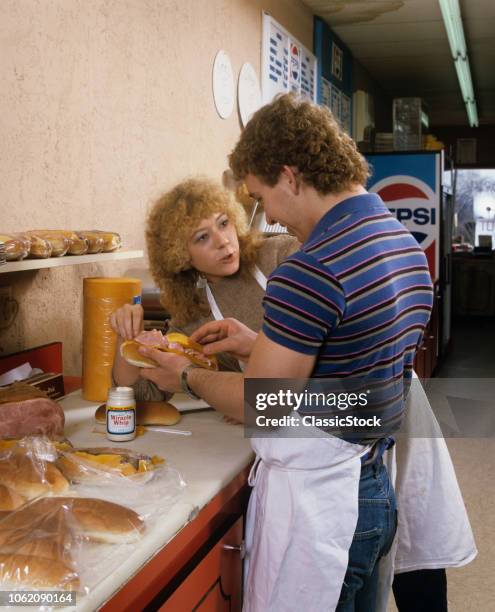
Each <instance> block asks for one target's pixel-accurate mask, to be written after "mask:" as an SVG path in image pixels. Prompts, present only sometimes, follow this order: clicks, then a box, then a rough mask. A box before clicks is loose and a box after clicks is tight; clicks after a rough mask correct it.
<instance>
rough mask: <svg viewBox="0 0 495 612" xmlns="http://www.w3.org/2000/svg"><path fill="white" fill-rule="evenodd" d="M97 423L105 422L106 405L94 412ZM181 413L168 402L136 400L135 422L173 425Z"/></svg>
mask: <svg viewBox="0 0 495 612" xmlns="http://www.w3.org/2000/svg"><path fill="white" fill-rule="evenodd" d="M95 419H96V421H97V422H98V423H105V422H106V405H105V404H103V406H99V407H98V409H97V410H96V412H95ZM180 419H181V414H180V412H179V411H178V410H177V408H176V407H175V406H173V405H172V404H169V403H168V402H140V401H138V402H136V423H137V424H138V425H175V424H177V423H178V422H179V421H180Z"/></svg>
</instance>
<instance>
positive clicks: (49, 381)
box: [20, 372, 65, 399]
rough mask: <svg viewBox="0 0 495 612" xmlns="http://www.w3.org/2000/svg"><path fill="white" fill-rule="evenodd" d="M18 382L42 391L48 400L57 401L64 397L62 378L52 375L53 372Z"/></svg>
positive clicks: (58, 375)
mask: <svg viewBox="0 0 495 612" xmlns="http://www.w3.org/2000/svg"><path fill="white" fill-rule="evenodd" d="M20 382H23V383H25V384H28V385H32V386H33V387H36V388H37V389H39V390H40V391H44V392H45V393H46V394H47V395H48V397H49V398H50V399H58V398H59V397H63V396H64V395H65V388H64V377H63V376H62V374H54V373H53V372H51V373H45V374H36V375H35V376H30V377H29V378H26V379H25V380H22V381H20Z"/></svg>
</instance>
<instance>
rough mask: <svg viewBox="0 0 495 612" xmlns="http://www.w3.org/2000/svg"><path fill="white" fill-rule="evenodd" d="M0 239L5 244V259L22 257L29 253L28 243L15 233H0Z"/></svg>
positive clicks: (13, 259) (12, 259)
mask: <svg viewBox="0 0 495 612" xmlns="http://www.w3.org/2000/svg"><path fill="white" fill-rule="evenodd" d="M0 241H1V242H3V243H4V245H5V250H4V253H5V258H6V259H7V261H16V260H19V259H24V258H25V257H27V256H28V254H29V249H30V246H31V245H30V243H28V242H27V241H26V240H25V239H23V238H22V237H21V236H16V235H15V234H0Z"/></svg>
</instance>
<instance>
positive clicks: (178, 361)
mask: <svg viewBox="0 0 495 612" xmlns="http://www.w3.org/2000/svg"><path fill="white" fill-rule="evenodd" d="M139 352H140V353H141V355H144V356H145V357H149V358H150V359H153V361H156V362H157V363H158V365H159V367H158V368H142V369H141V371H140V373H139V374H140V376H141V378H146V379H147V380H151V382H154V383H155V385H156V386H157V387H158V388H159V389H161V390H162V391H173V392H176V391H181V390H182V387H181V380H180V376H181V374H182V370H183V369H184V368H185V367H186V366H188V365H190V363H191V362H190V361H189V359H187V357H181V355H175V354H174V353H165V352H163V351H158V350H156V349H154V348H149V347H145V346H142V347H140V348H139Z"/></svg>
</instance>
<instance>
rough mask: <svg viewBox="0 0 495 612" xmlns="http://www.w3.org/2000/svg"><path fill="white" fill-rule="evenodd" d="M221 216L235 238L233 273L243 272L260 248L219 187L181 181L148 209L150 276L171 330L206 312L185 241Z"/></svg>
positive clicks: (240, 212) (237, 206) (202, 180)
mask: <svg viewBox="0 0 495 612" xmlns="http://www.w3.org/2000/svg"><path fill="white" fill-rule="evenodd" d="M218 212H221V213H225V214H226V215H227V217H228V218H229V220H230V221H231V223H233V224H234V226H235V229H236V231H237V236H238V239H239V252H240V266H239V272H237V274H244V273H246V272H249V270H250V268H251V267H252V266H253V265H254V263H255V261H256V255H257V251H258V248H259V245H260V238H259V236H258V234H256V233H252V232H251V231H250V230H249V226H248V222H247V217H246V213H245V211H244V209H243V207H242V206H241V204H239V203H238V202H236V201H235V200H234V199H233V197H232V196H231V194H230V193H229V192H227V191H226V190H225V189H223V188H222V187H221V186H220V184H218V183H216V182H215V181H212V180H210V179H208V178H204V177H199V178H191V179H187V180H185V181H182V182H181V183H179V184H178V185H176V186H175V187H174V188H173V189H171V190H170V191H168V192H167V193H165V194H164V195H162V196H161V197H160V198H159V199H158V200H157V201H156V202H155V204H154V205H153V207H152V209H151V211H150V213H149V215H148V219H147V222H146V244H147V248H148V256H149V262H150V271H151V274H152V276H153V279H154V280H155V282H156V284H157V285H158V287H159V288H160V293H161V296H160V301H161V303H162V304H163V306H164V308H165V310H166V311H167V312H168V314H170V315H171V317H172V319H173V320H174V324H176V325H179V326H181V325H186V324H187V323H190V322H192V321H195V320H196V319H198V318H199V317H201V316H207V315H208V314H209V312H210V309H209V306H208V304H207V303H206V302H205V301H204V300H203V298H202V293H201V292H200V291H199V290H198V287H197V283H198V278H199V272H198V271H197V270H196V269H195V268H193V267H192V266H191V258H190V255H189V251H188V247H187V244H188V241H189V239H190V237H191V234H192V233H193V231H194V230H195V229H196V227H197V226H198V225H199V223H200V222H201V221H202V220H203V219H207V218H209V217H211V215H213V214H215V213H218Z"/></svg>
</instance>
